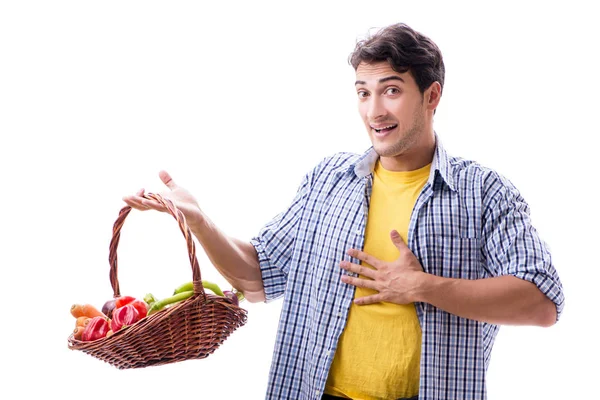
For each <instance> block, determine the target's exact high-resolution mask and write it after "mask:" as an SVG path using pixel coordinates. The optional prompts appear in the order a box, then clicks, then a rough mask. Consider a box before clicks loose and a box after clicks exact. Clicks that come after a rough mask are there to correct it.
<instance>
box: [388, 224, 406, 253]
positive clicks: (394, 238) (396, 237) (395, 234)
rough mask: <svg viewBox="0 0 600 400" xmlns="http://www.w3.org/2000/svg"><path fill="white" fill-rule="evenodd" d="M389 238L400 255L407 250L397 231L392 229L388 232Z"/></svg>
mask: <svg viewBox="0 0 600 400" xmlns="http://www.w3.org/2000/svg"><path fill="white" fill-rule="evenodd" d="M390 238H391V239H392V242H393V243H394V245H395V246H396V247H397V248H398V250H400V253H402V251H403V250H405V249H407V248H408V246H406V243H404V240H403V239H402V237H401V236H400V234H399V233H398V231H397V230H395V229H394V230H393V231H391V232H390Z"/></svg>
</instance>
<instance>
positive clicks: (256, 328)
mask: <svg viewBox="0 0 600 400" xmlns="http://www.w3.org/2000/svg"><path fill="white" fill-rule="evenodd" d="M217 3H218V4H217ZM217 3H210V5H200V2H195V1H194V2H182V1H179V2H156V1H135V2H134V1H102V2H91V1H81V0H79V1H39V2H31V1H6V2H2V3H1V5H0V135H1V136H0V137H1V142H0V163H1V180H2V186H1V188H2V189H1V190H2V195H1V196H0V206H1V207H0V210H1V212H2V216H1V220H0V226H1V233H0V235H1V237H0V239H1V240H0V246H1V251H0V267H1V270H0V271H1V272H0V274H1V275H0V289H1V291H0V294H1V296H2V297H1V298H2V301H3V306H2V320H1V321H2V322H1V323H0V324H1V329H0V359H1V360H2V366H3V367H4V371H5V372H4V373H3V375H2V378H0V397H1V398H6V399H8V398H19V399H20V398H42V397H46V396H49V395H52V396H56V397H57V398H61V399H80V398H86V399H105V398H115V397H118V398H144V399H169V398H177V397H181V396H185V397H186V398H199V399H200V398H202V399H204V398H244V399H261V398H264V394H265V390H266V384H267V377H268V372H269V365H270V361H271V354H272V351H273V344H274V341H275V333H276V329H277V323H278V317H279V311H280V308H281V300H280V301H277V302H274V303H269V304H249V303H248V302H246V303H244V305H245V307H246V308H247V310H248V313H249V319H248V323H247V324H246V325H245V326H244V327H243V328H241V329H240V330H238V331H236V332H235V333H234V334H233V335H232V336H231V337H230V338H229V339H228V340H227V341H226V342H225V343H224V344H223V345H222V346H221V347H220V348H219V349H218V350H217V351H216V352H215V353H214V354H212V355H211V356H210V357H208V358H206V359H204V360H198V361H186V362H183V363H177V364H173V365H169V366H163V367H155V368H147V369H141V370H128V371H119V370H117V369H115V368H113V367H111V366H110V365H108V364H105V363H103V362H101V361H98V360H96V359H94V358H92V357H90V356H88V355H85V354H83V353H79V352H74V351H70V350H68V349H67V336H68V335H69V333H70V332H71V330H72V329H73V327H74V319H73V317H71V315H70V313H69V308H70V306H71V304H72V303H75V302H89V303H92V304H96V305H97V306H98V307H101V305H102V304H103V303H104V301H105V300H108V299H110V298H111V297H112V290H111V287H110V283H109V279H108V273H109V265H108V244H109V241H110V238H111V229H112V224H113V222H114V221H115V219H116V217H117V214H118V211H119V209H120V208H121V207H122V206H123V205H124V203H123V202H122V200H121V198H122V196H124V195H127V194H131V193H133V192H135V191H136V190H137V189H139V188H140V187H144V188H146V189H147V190H149V191H162V190H163V189H164V188H163V187H162V184H161V182H160V180H159V178H158V175H157V173H158V171H159V170H160V169H166V170H167V171H169V172H170V173H171V174H172V175H173V177H174V179H175V180H176V181H177V182H178V183H179V184H180V185H182V186H184V187H186V188H188V189H189V190H190V191H191V192H192V193H193V194H194V195H195V196H196V197H197V198H198V200H199V202H200V204H201V206H202V207H203V209H204V210H205V211H206V213H207V214H208V215H209V216H210V217H211V218H212V219H213V221H214V222H215V223H216V224H217V225H218V226H219V227H220V228H221V229H222V230H223V231H225V232H226V233H227V234H229V235H232V236H234V237H238V238H240V239H246V240H249V239H250V238H251V237H252V236H253V235H255V234H256V233H257V232H258V230H259V229H260V227H261V226H262V225H263V224H264V223H266V222H267V221H269V220H270V219H271V218H272V217H273V216H274V215H275V214H277V213H279V212H280V211H281V210H283V209H284V208H285V207H286V205H287V204H288V203H289V202H290V200H291V199H292V198H293V196H294V194H295V191H296V188H297V186H298V184H299V183H300V181H301V178H302V176H303V174H304V173H305V172H307V171H308V170H309V169H310V168H312V166H313V165H315V163H317V162H318V161H320V160H321V159H322V158H323V157H325V156H327V155H331V154H332V153H334V152H337V151H352V152H357V153H362V152H363V151H364V150H365V149H366V148H367V147H368V146H369V141H368V138H367V134H366V132H365V131H364V128H363V126H362V125H361V122H360V120H359V117H358V113H357V108H356V95H355V93H354V88H353V82H354V71H353V69H352V67H350V66H349V65H348V62H347V57H348V55H349V53H350V52H351V51H352V49H353V48H354V45H355V42H356V40H357V39H359V38H361V37H363V36H364V35H365V34H366V33H367V32H368V30H369V29H370V28H378V27H382V26H385V25H388V24H391V23H395V22H406V23H408V24H409V25H411V26H412V27H413V28H415V29H417V30H419V31H421V32H423V33H425V34H426V35H428V36H430V37H431V38H432V39H433V40H434V41H435V42H436V43H437V44H438V45H439V46H440V48H441V50H442V52H443V54H444V59H445V63H446V69H447V71H446V84H445V87H444V94H443V98H442V102H441V104H440V106H439V109H438V112H437V114H436V116H435V128H436V130H437V132H438V133H439V135H440V137H441V139H442V141H443V143H444V145H445V146H446V148H447V150H448V151H449V152H450V153H452V154H454V155H460V156H463V157H465V158H471V159H474V160H476V161H479V162H480V163H482V164H483V165H486V166H489V167H492V168H494V169H496V170H497V171H499V172H500V173H502V174H504V175H505V176H507V177H508V178H509V179H510V180H512V181H513V183H515V185H516V186H517V187H518V188H519V189H520V190H521V192H522V194H523V195H524V197H525V198H526V200H527V201H528V202H529V204H530V206H531V210H532V211H531V213H532V219H533V222H534V224H535V226H536V227H537V229H538V230H539V232H540V234H541V235H542V237H543V238H544V239H545V240H546V241H547V242H548V243H549V245H550V247H551V249H552V251H553V256H554V261H555V264H556V268H557V270H558V272H559V274H560V276H561V278H562V281H563V284H564V286H565V294H566V299H567V300H566V308H565V312H564V316H563V318H562V319H561V321H560V322H559V323H558V324H557V325H555V326H553V327H552V328H549V329H543V328H533V327H503V328H502V329H501V332H500V334H499V336H498V339H497V342H496V347H495V348H494V351H493V353H492V362H491V366H490V369H489V374H488V392H489V399H491V400H499V399H508V398H510V399H564V398H580V397H586V398H589V397H590V396H591V397H594V396H595V395H596V392H595V390H596V385H595V380H596V375H597V371H598V365H597V362H598V356H599V351H598V345H597V340H596V337H597V333H596V331H595V327H596V325H597V324H596V314H597V312H596V309H597V307H596V305H595V299H596V298H597V295H596V293H597V281H598V278H599V274H598V266H599V262H598V258H597V256H596V252H595V251H594V250H595V249H597V248H598V245H597V238H598V234H597V227H598V225H599V223H600V221H599V218H598V214H597V211H598V195H597V194H598V184H597V173H596V171H595V168H596V166H597V165H598V164H597V154H598V152H597V145H598V139H597V137H598V133H599V130H598V126H597V117H595V115H597V112H598V105H599V104H598V100H597V99H598V91H599V89H600V86H599V83H598V70H599V68H600V65H599V63H598V60H599V57H598V42H597V40H598V38H599V37H600V29H599V28H598V22H597V18H596V17H595V15H596V14H595V13H594V12H592V8H591V6H583V4H588V3H592V2H576V1H568V2H561V3H551V5H549V4H547V2H540V3H539V4H534V3H532V2H528V3H527V4H525V2H522V3H521V4H520V5H518V6H517V5H516V3H515V4H511V3H510V2H506V1H502V2H496V3H494V5H490V4H489V3H487V2H486V3H485V4H486V5H479V4H476V3H472V4H466V3H458V2H448V3H451V5H446V4H443V3H441V2H440V3H431V2H415V1H411V2H406V1H389V2H376V1H372V0H370V1H365V2H350V1H345V2H343V3H342V2H339V3H337V5H335V6H333V5H331V4H332V3H334V2H325V1H319V2H307V1H303V2H296V3H291V2H272V3H264V2H258V1H248V2H242V1H240V2H217ZM119 260H120V274H119V280H120V282H121V289H122V292H123V293H124V294H130V295H134V296H143V295H144V294H145V293H147V292H153V293H154V294H155V295H157V296H158V297H163V296H166V295H169V294H170V293H171V291H172V290H173V288H174V287H176V286H177V285H179V284H181V283H183V282H185V281H188V280H191V269H190V267H189V263H188V261H187V254H186V249H185V244H184V240H183V237H182V236H181V234H180V232H179V230H178V227H177V225H176V223H175V222H174V220H173V219H172V218H171V217H169V216H168V215H166V214H160V213H151V212H147V213H140V212H133V213H132V214H131V215H130V217H129V218H128V219H127V221H126V225H125V227H124V228H123V231H122V238H121V244H120V246H119ZM199 261H200V265H201V271H202V274H203V278H206V279H211V280H214V281H216V282H218V283H220V284H221V285H222V286H223V287H227V284H226V282H225V281H224V280H223V279H222V278H221V276H220V275H218V273H217V272H216V270H215V269H214V267H213V266H212V265H211V264H210V262H209V261H208V260H207V259H206V257H205V256H204V253H202V251H200V254H199ZM584 364H585V365H584ZM9 393H10V394H9Z"/></svg>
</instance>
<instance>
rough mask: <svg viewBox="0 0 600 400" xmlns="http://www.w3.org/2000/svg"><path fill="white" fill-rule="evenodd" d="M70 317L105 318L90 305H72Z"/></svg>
mask: <svg viewBox="0 0 600 400" xmlns="http://www.w3.org/2000/svg"><path fill="white" fill-rule="evenodd" d="M71 315H73V316H74V317H75V318H79V317H89V318H94V317H105V318H106V315H105V314H104V313H103V312H102V311H100V310H98V309H97V308H96V307H94V306H93V305H91V304H73V305H72V306H71Z"/></svg>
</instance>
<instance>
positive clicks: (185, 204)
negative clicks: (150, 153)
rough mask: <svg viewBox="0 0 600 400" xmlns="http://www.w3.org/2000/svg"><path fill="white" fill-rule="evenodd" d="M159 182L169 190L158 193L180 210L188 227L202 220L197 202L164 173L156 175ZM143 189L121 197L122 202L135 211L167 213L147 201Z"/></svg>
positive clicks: (160, 206) (152, 202) (152, 201)
mask: <svg viewBox="0 0 600 400" xmlns="http://www.w3.org/2000/svg"><path fill="white" fill-rule="evenodd" d="M158 176H159V177H160V180H161V181H163V183H164V184H165V185H166V186H167V187H168V188H169V190H168V191H165V192H161V193H159V194H160V195H161V196H162V197H164V198H165V199H169V200H171V201H172V202H173V203H174V204H175V206H176V207H177V208H178V209H179V210H181V212H182V213H183V215H185V219H186V221H187V223H188V225H192V224H197V223H199V222H200V221H201V220H202V210H201V209H200V206H199V205H198V202H197V201H196V199H195V198H194V196H192V195H191V193H190V192H188V191H187V190H185V189H184V188H182V187H181V186H178V185H177V184H176V183H175V182H174V181H173V178H171V175H169V173H168V172H166V171H160V172H159V173H158ZM143 196H144V189H140V190H139V191H138V192H137V193H136V194H135V195H133V196H125V197H123V201H124V202H125V203H126V204H127V205H128V206H130V207H132V208H135V209H136V210H141V211H146V210H157V211H162V212H167V209H166V208H165V207H164V206H163V205H162V204H160V203H158V202H156V201H154V200H149V199H146V198H144V197H143Z"/></svg>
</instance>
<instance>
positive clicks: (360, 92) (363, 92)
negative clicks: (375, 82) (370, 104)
mask: <svg viewBox="0 0 600 400" xmlns="http://www.w3.org/2000/svg"><path fill="white" fill-rule="evenodd" d="M357 94H358V97H359V98H361V99H364V98H365V97H367V96H368V95H369V94H368V93H367V92H365V91H364V90H361V91H359V92H357Z"/></svg>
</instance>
